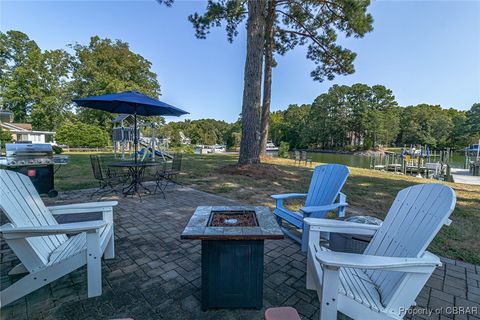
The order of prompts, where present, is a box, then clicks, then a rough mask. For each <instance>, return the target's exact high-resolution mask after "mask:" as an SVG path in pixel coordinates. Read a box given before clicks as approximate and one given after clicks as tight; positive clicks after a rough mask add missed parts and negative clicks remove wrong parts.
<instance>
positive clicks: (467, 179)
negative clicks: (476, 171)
mask: <svg viewBox="0 0 480 320" xmlns="http://www.w3.org/2000/svg"><path fill="white" fill-rule="evenodd" d="M451 175H452V179H453V182H455V183H465V184H472V185H478V186H480V177H477V176H472V175H471V173H470V171H469V170H468V169H455V168H452V169H451Z"/></svg>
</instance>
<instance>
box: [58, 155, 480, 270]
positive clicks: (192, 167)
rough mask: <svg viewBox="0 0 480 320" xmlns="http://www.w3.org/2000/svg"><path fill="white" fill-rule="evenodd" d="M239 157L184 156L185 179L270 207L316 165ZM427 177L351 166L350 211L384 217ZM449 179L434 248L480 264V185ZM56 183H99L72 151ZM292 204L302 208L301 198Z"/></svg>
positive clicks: (303, 182) (63, 186) (66, 186)
mask: <svg viewBox="0 0 480 320" xmlns="http://www.w3.org/2000/svg"><path fill="white" fill-rule="evenodd" d="M236 161H237V156H236V155H186V156H184V162H183V171H184V173H183V174H182V176H181V181H182V182H183V183H184V184H185V185H188V186H191V187H194V188H197V189H199V190H203V191H206V192H210V193H214V194H218V195H221V196H224V197H227V198H231V199H235V200H237V201H240V202H244V203H250V204H258V205H269V206H273V205H274V203H273V201H272V200H271V199H270V197H269V195H271V194H275V193H285V192H306V191H307V189H308V184H309V182H310V176H311V173H312V168H306V167H301V166H295V165H293V161H291V160H285V159H267V160H265V161H264V164H262V166H261V167H259V168H258V167H257V168H256V169H255V170H245V171H243V172H240V173H241V174H238V173H239V172H236V171H233V170H232V168H231V167H228V165H229V164H235V163H236ZM225 166H227V167H225ZM424 182H427V181H426V180H424V179H418V178H414V177H408V176H401V175H397V174H394V173H388V172H380V171H373V170H368V169H359V168H350V177H349V179H348V180H347V184H346V186H345V188H344V192H345V193H346V194H347V197H348V203H349V204H350V208H349V210H350V212H351V213H361V214H369V215H375V216H378V217H380V218H382V217H384V216H385V214H386V212H387V210H388V208H389V207H390V204H391V203H392V201H393V199H394V197H395V195H396V194H397V192H398V191H400V190H401V189H403V188H406V187H408V186H411V185H414V184H417V183H424ZM431 182H436V181H433V180H431ZM442 183H443V182H442ZM446 184H447V185H449V186H451V187H452V188H453V189H455V192H456V194H457V206H456V209H455V211H454V213H453V216H452V220H453V221H454V222H453V224H452V225H451V226H450V227H444V228H443V229H442V231H441V232H440V234H439V235H438V236H437V237H436V238H435V240H434V242H433V243H432V245H431V246H430V250H431V251H433V252H435V253H438V254H440V255H442V256H444V257H448V258H453V259H461V260H464V261H467V262H471V263H476V264H480V233H479V232H478V228H479V226H480V187H479V186H469V185H462V184H453V183H446ZM56 185H57V189H58V190H72V189H81V188H89V187H94V186H96V183H95V181H94V179H93V175H92V170H91V167H90V160H89V155H88V154H72V155H71V161H70V163H69V164H68V165H67V166H65V167H64V168H61V169H60V171H59V172H58V174H57V176H56ZM291 205H292V206H293V207H298V206H299V205H300V203H298V202H297V203H295V202H293V203H291Z"/></svg>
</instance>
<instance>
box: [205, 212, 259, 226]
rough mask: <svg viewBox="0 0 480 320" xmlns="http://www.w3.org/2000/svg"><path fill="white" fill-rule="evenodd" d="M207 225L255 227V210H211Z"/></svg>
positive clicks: (256, 223) (256, 222)
mask: <svg viewBox="0 0 480 320" xmlns="http://www.w3.org/2000/svg"><path fill="white" fill-rule="evenodd" d="M208 226H209V227H256V226H258V221H257V218H256V216H255V211H244V210H243V211H241V210H231V211H226V210H222V211H212V213H211V216H210V222H209V223H208Z"/></svg>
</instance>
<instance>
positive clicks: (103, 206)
mask: <svg viewBox="0 0 480 320" xmlns="http://www.w3.org/2000/svg"><path fill="white" fill-rule="evenodd" d="M117 204H118V201H102V202H87V203H75V204H66V205H60V206H50V207H47V208H48V210H50V212H51V213H52V214H53V215H62V214H75V213H90V212H103V211H105V210H111V209H112V207H114V206H116V205H117Z"/></svg>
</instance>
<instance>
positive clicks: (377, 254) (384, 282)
mask: <svg viewBox="0 0 480 320" xmlns="http://www.w3.org/2000/svg"><path fill="white" fill-rule="evenodd" d="M455 202H456V197H455V193H454V191H453V190H452V189H451V188H450V187H448V186H446V185H442V184H420V185H416V186H413V187H410V188H406V189H404V190H402V191H400V192H399V193H398V195H397V197H396V198H395V201H394V203H393V204H392V207H391V208H390V210H389V212H388V215H387V217H386V218H385V221H384V222H383V224H382V225H381V226H372V225H364V224H358V223H352V222H346V221H335V220H326V219H311V218H309V219H305V222H306V223H307V224H308V225H309V226H310V238H309V243H308V260H307V289H311V290H316V291H317V293H318V297H319V299H320V319H321V320H334V319H336V318H337V309H338V311H340V312H342V313H343V314H345V315H347V316H349V317H351V318H354V319H362V320H363V319H369V320H377V319H403V317H404V315H405V313H406V311H407V310H408V309H409V308H410V307H411V306H412V305H414V303H415V298H416V297H417V295H418V294H419V293H420V290H421V289H422V288H423V286H424V285H425V283H426V282H427V280H428V278H429V277H430V275H431V274H432V273H433V271H434V270H435V268H436V267H437V266H440V265H441V262H440V259H439V258H438V257H437V256H435V255H433V254H431V253H429V252H428V251H426V249H427V247H428V245H429V244H430V242H431V241H432V240H433V238H434V237H435V235H436V234H437V233H438V231H439V230H440V228H441V227H442V226H443V225H449V224H450V223H451V220H450V219H449V216H450V214H451V213H452V211H453V209H454V208H455ZM324 231H328V232H338V233H349V234H363V235H373V239H372V241H371V242H370V244H369V245H368V247H367V248H366V250H365V252H364V254H351V253H342V252H333V251H329V250H328V249H326V248H324V247H322V246H320V244H319V241H320V240H319V239H320V232H324Z"/></svg>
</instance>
